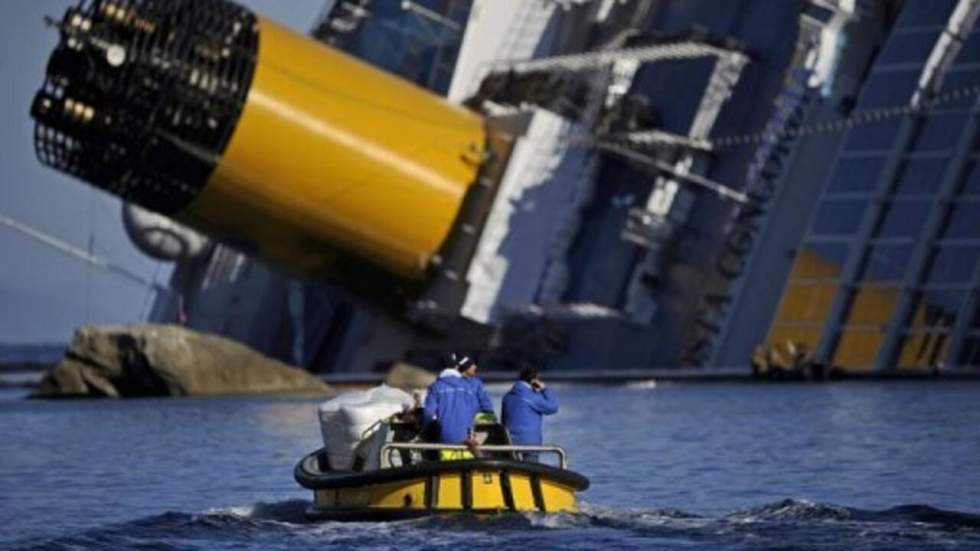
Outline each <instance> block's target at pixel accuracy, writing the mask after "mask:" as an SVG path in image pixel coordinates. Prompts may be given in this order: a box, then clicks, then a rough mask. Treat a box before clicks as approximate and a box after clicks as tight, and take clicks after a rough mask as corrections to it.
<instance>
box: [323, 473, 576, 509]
mask: <svg viewBox="0 0 980 551" xmlns="http://www.w3.org/2000/svg"><path fill="white" fill-rule="evenodd" d="M461 476H462V474H461V473H443V474H440V475H438V476H434V477H432V479H433V481H432V483H431V488H430V487H429V486H427V485H428V484H429V483H428V482H427V481H426V479H424V478H423V479H412V480H406V481H399V482H387V483H380V484H366V485H364V486H356V487H349V488H335V489H318V490H315V491H314V508H315V514H317V515H321V516H329V515H330V513H331V512H338V513H340V512H342V513H345V514H350V513H352V512H356V511H357V510H362V511H364V512H365V513H369V512H379V511H390V512H393V513H397V512H403V513H406V516H414V514H417V513H421V514H437V513H448V512H461V511H473V512H480V513H488V512H506V511H518V512H535V511H538V512H549V513H554V512H575V511H577V510H578V508H577V506H576V499H575V490H574V489H572V488H570V487H568V486H565V485H562V484H557V483H555V482H551V481H548V480H546V479H542V480H540V481H539V482H537V484H540V498H539V499H540V503H539V502H538V499H536V498H535V493H536V492H535V489H534V484H535V483H536V482H535V481H534V480H533V479H532V478H531V477H529V476H527V475H522V474H515V473H511V474H510V475H509V487H510V492H509V493H510V496H511V497H510V500H511V501H512V504H509V503H508V497H507V495H508V490H507V483H506V482H505V479H504V477H502V476H501V473H500V471H491V470H487V471H470V472H469V477H470V486H469V489H468V490H466V489H464V488H463V484H462V478H461ZM430 491H431V492H434V494H435V495H434V496H431V497H432V498H433V499H431V500H430V495H429V492H430ZM467 492H469V494H470V495H469V501H470V503H469V506H467V504H466V493H467ZM429 503H431V504H432V507H429Z"/></svg>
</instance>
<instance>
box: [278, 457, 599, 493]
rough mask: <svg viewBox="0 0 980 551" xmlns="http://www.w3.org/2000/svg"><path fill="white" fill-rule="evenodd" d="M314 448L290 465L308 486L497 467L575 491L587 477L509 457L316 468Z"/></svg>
mask: <svg viewBox="0 0 980 551" xmlns="http://www.w3.org/2000/svg"><path fill="white" fill-rule="evenodd" d="M322 452H323V450H322V449H321V450H317V451H315V452H313V453H311V454H309V455H307V456H306V457H304V458H303V459H302V460H301V461H300V462H299V463H298V464H297V465H296V468H295V469H293V476H294V477H295V478H296V482H298V483H299V484H300V486H303V487H304V488H309V489H311V490H322V489H329V490H332V489H336V488H353V487H358V486H367V485H370V484H381V483H385V482H394V481H398V480H406V479H410V478H418V477H428V476H434V475H439V474H442V473H450V472H456V471H464V470H465V471H477V470H497V471H505V472H517V473H526V474H528V475H537V476H540V477H542V478H546V479H548V480H551V481H554V482H556V483H558V484H562V485H565V486H568V487H570V488H572V489H574V490H575V491H577V492H581V491H584V490H587V489H588V488H589V479H588V478H586V477H584V476H582V475H580V474H578V473H576V472H575V471H569V470H567V469H559V468H557V467H552V466H550V465H545V464H542V463H534V462H529V461H514V460H510V459H460V460H456V461H425V462H422V463H419V464H418V465H410V466H404V467H391V468H386V469H377V470H373V471H365V472H347V471H327V472H322V471H320V470H319V458H318V456H319V455H320V454H321V453H322Z"/></svg>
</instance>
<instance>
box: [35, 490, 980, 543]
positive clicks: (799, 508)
mask: <svg viewBox="0 0 980 551" xmlns="http://www.w3.org/2000/svg"><path fill="white" fill-rule="evenodd" d="M308 505H309V503H308V502H307V501H305V500H287V501H279V502H259V503H255V504H251V505H245V506H237V507H226V508H220V509H212V510H208V511H205V512H201V513H193V514H192V513H180V512H167V513H163V514H160V515H155V516H150V517H145V518H141V519H137V520H132V521H128V522H123V523H119V524H114V525H108V526H102V527H97V528H93V529H89V530H86V531H84V532H81V533H79V534H75V535H68V536H63V537H59V538H56V539H52V540H46V541H34V542H22V543H21V544H20V546H19V547H16V548H17V549H148V548H150V549H215V548H222V549H290V550H295V549H318V550H320V549H346V548H351V547H368V546H372V547H382V548H391V547H397V548H398V549H399V550H406V549H422V548H433V547H442V546H450V545H452V546H461V545H465V546H466V548H467V550H468V551H469V550H473V549H500V548H502V547H503V548H507V547H510V546H518V545H519V546H532V547H534V546H537V547H545V548H554V547H559V546H560V547H561V548H563V549H566V550H572V549H594V548H596V547H603V548H636V547H656V548H660V549H680V548H684V549H702V548H703V549H746V548H750V549H776V548H782V549H786V548H794V549H807V548H812V549H816V548H819V549H886V548H887V549H946V548H950V547H956V548H964V547H965V548H980V515H976V514H971V513H965V512H957V511H946V510H942V509H937V508H935V507H931V506H928V505H903V506H899V507H894V508H890V509H885V510H881V511H869V510H862V509H855V508H849V507H843V506H838V505H832V504H821V503H813V502H809V501H806V500H802V499H784V500H781V501H778V502H774V503H768V504H765V505H761V506H759V507H753V508H749V509H745V510H739V511H734V512H731V513H728V514H724V515H720V516H701V515H697V514H691V513H687V512H684V511H680V510H675V509H656V510H631V509H622V508H615V507H608V506H601V505H590V504H585V505H583V508H582V511H581V512H579V513H562V514H555V515H544V514H537V513H533V514H516V513H515V514H503V515H498V516H491V517H477V516H470V515H446V516H436V517H428V518H423V519H415V520H406V521H398V522H387V523H350V522H344V523H341V522H309V521H307V520H306V518H305V516H304V510H305V509H306V507H307V506H308Z"/></svg>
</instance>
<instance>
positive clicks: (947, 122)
mask: <svg viewBox="0 0 980 551" xmlns="http://www.w3.org/2000/svg"><path fill="white" fill-rule="evenodd" d="M968 120H970V119H969V117H966V116H964V115H963V114H962V113H946V114H941V115H940V114H932V115H930V116H929V117H927V118H926V121H925V124H923V125H922V129H921V130H920V131H919V135H918V137H917V138H916V140H915V146H914V149H915V150H916V151H952V149H953V148H954V147H955V146H956V140H957V139H959V137H960V132H961V131H962V130H963V126H965V125H966V122H967V121H968Z"/></svg>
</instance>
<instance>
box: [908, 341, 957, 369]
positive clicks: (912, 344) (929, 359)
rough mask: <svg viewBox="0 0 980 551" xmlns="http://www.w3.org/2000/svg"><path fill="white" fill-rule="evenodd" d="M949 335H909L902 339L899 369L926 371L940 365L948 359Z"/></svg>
mask: <svg viewBox="0 0 980 551" xmlns="http://www.w3.org/2000/svg"><path fill="white" fill-rule="evenodd" d="M948 348H949V335H948V334H947V333H945V332H939V333H931V332H925V333H909V334H906V335H905V336H904V337H902V343H901V347H900V348H899V354H898V367H899V368H900V369H901V368H912V369H924V368H931V367H934V366H936V365H938V364H939V362H940V361H942V359H943V358H945V357H946V352H947V350H948Z"/></svg>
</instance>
